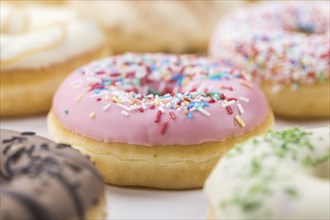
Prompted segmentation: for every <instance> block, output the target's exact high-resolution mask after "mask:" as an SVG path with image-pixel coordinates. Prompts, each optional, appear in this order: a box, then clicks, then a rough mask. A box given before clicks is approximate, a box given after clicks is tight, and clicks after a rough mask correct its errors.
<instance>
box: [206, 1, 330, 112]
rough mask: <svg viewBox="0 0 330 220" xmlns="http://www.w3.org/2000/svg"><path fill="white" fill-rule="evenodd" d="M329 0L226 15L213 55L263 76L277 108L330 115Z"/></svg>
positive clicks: (256, 77)
mask: <svg viewBox="0 0 330 220" xmlns="http://www.w3.org/2000/svg"><path fill="white" fill-rule="evenodd" d="M329 13H330V12H329V1H288V2H267V3H265V2H264V3H260V4H253V5H251V6H249V7H246V8H242V9H239V10H237V11H235V12H233V13H232V14H230V15H228V16H226V17H225V18H224V19H222V20H221V21H220V23H219V24H218V26H217V27H216V29H215V31H214V33H213V35H212V38H211V40H210V46H209V55H210V56H211V57H212V58H216V59H221V60H225V61H228V62H230V63H232V64H233V65H234V66H236V67H239V68H242V69H244V70H246V72H247V73H248V74H251V76H252V77H253V78H254V80H256V81H258V82H260V85H261V87H262V89H263V91H264V92H265V94H266V96H267V98H268V100H269V102H270V105H271V107H272V109H273V110H274V112H275V114H277V115H280V116H285V117H291V118H329V116H330V92H329V88H330V87H329V73H330V68H329V64H330V60H329V58H330V41H329V35H330V18H329Z"/></svg>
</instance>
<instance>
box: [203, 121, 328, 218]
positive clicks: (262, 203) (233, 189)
mask: <svg viewBox="0 0 330 220" xmlns="http://www.w3.org/2000/svg"><path fill="white" fill-rule="evenodd" d="M307 131H308V132H311V133H310V134H308V135H307V139H306V140H307V142H308V143H310V146H312V147H311V148H309V147H308V145H304V144H302V145H299V146H298V145H294V144H292V143H290V144H287V145H285V146H286V147H287V148H289V149H290V150H287V151H284V152H285V154H284V156H283V157H279V156H278V155H276V154H275V153H274V149H275V148H274V145H273V146H272V144H275V145H276V144H278V145H280V144H283V143H284V142H282V141H278V139H276V138H275V139H273V138H272V139H271V141H269V140H267V139H266V138H264V137H258V138H256V140H259V141H258V143H254V142H253V140H250V141H248V142H246V143H244V144H243V145H241V147H240V148H239V147H235V148H234V149H232V150H231V151H229V152H228V153H227V154H226V155H225V156H224V157H223V158H222V159H221V160H220V161H219V163H218V164H217V166H216V167H215V169H214V170H213V171H212V173H211V175H210V176H209V178H208V179H207V181H206V183H205V188H204V191H205V193H206V195H207V197H208V201H209V203H210V205H211V207H212V209H213V211H214V215H215V216H214V217H215V218H216V219H329V217H330V213H329V207H330V185H329V184H330V183H329V176H330V174H329V172H330V167H329V166H330V163H329V161H330V160H329V159H330V158H329V157H330V155H329V152H330V144H329V127H328V128H318V129H313V130H307ZM282 146H283V145H282ZM238 149H241V151H238ZM295 150H296V153H293V152H294V151H295ZM294 155H296V157H295V159H294ZM306 157H310V158H312V159H313V160H315V159H316V158H319V157H324V158H325V160H322V161H323V162H320V163H317V164H316V165H307V164H306V162H305V163H304V162H303V161H305V159H306ZM252 161H259V162H258V163H260V164H261V171H259V172H258V173H257V174H254V175H251V176H250V171H251V170H253V166H252ZM256 167H257V166H256ZM267 175H268V176H270V178H271V179H270V180H269V181H268V180H267V178H264V177H265V176H267ZM252 186H260V187H261V188H260V187H259V190H260V189H262V187H264V189H266V190H265V191H264V192H265V193H260V191H259V192H256V191H257V190H258V188H254V189H255V190H256V191H254V192H252V193H251V189H252ZM288 191H289V192H288ZM239 199H240V200H239ZM228 201H234V202H231V203H230V202H228ZM255 202H257V203H255ZM256 204H257V205H256ZM253 205H256V207H257V208H253ZM243 206H245V207H247V208H246V210H244V208H242V207H243ZM248 206H249V207H248Z"/></svg>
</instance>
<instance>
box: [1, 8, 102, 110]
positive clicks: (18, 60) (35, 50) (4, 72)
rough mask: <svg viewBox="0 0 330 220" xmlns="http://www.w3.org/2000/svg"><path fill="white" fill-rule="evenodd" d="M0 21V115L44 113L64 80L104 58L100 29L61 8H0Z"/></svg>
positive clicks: (70, 11)
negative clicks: (70, 74) (83, 66)
mask: <svg viewBox="0 0 330 220" xmlns="http://www.w3.org/2000/svg"><path fill="white" fill-rule="evenodd" d="M0 18H1V19H0V20H1V59H0V61H1V74H0V75H1V115H5V116H13V115H22V114H33V113H40V112H43V111H46V110H48V108H49V107H50V103H51V97H52V95H53V93H54V91H55V89H56V87H57V86H58V84H59V83H60V82H61V81H62V80H63V78H64V77H65V76H66V74H68V73H70V72H71V71H73V70H74V69H75V68H77V67H78V66H80V65H82V64H84V63H86V62H89V61H91V60H93V59H96V58H99V57H100V56H101V55H103V53H104V47H103V44H104V39H103V34H102V31H101V29H100V28H99V27H97V25H95V24H94V23H93V22H91V21H89V20H86V19H81V18H79V16H78V15H77V13H75V12H73V11H72V10H69V9H67V8H65V7H55V6H53V7H51V6H49V7H47V6H37V5H33V6H20V5H11V4H6V3H1V17H0ZM23 96H24V97H26V99H22V97H23Z"/></svg>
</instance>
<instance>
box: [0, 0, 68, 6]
mask: <svg viewBox="0 0 330 220" xmlns="http://www.w3.org/2000/svg"><path fill="white" fill-rule="evenodd" d="M2 2H7V3H10V4H55V5H56V4H57V5H59V4H63V3H65V0H3V1H2Z"/></svg>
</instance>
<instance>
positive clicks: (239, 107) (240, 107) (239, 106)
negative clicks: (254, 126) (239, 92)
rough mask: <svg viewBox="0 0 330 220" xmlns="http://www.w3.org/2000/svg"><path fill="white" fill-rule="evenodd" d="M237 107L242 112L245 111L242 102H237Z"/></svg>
mask: <svg viewBox="0 0 330 220" xmlns="http://www.w3.org/2000/svg"><path fill="white" fill-rule="evenodd" d="M237 108H238V111H239V112H240V113H241V114H243V113H244V109H243V106H242V105H241V104H240V103H237Z"/></svg>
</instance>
